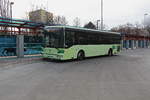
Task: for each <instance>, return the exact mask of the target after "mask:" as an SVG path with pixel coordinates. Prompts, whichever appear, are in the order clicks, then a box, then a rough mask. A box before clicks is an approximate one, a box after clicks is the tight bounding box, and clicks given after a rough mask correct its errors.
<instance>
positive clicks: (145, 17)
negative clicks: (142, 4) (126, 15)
mask: <svg viewBox="0 0 150 100" xmlns="http://www.w3.org/2000/svg"><path fill="white" fill-rule="evenodd" d="M147 15H148V14H147V13H145V14H144V28H145V27H146V16H147Z"/></svg>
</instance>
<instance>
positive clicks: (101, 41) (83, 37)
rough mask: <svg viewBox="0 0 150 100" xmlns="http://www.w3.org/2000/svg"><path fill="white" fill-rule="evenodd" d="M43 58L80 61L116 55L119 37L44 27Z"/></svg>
mask: <svg viewBox="0 0 150 100" xmlns="http://www.w3.org/2000/svg"><path fill="white" fill-rule="evenodd" d="M44 35H45V41H46V45H45V47H44V48H43V51H42V55H43V57H44V58H50V59H55V60H70V59H78V60H82V59H84V58H86V57H94V56H101V55H109V56H112V55H113V54H117V53H119V52H120V50H121V35H120V33H116V32H107V31H99V30H93V29H86V28H77V27H71V26H46V27H45V28H44Z"/></svg>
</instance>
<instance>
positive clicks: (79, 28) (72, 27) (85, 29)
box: [45, 25, 120, 35]
mask: <svg viewBox="0 0 150 100" xmlns="http://www.w3.org/2000/svg"><path fill="white" fill-rule="evenodd" d="M45 28H68V29H77V30H84V31H93V32H103V33H109V34H118V35H120V33H118V32H110V31H100V30H96V29H88V28H83V27H75V26H63V25H62V26H61V25H60V26H45Z"/></svg>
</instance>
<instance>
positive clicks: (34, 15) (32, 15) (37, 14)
mask: <svg viewBox="0 0 150 100" xmlns="http://www.w3.org/2000/svg"><path fill="white" fill-rule="evenodd" d="M29 19H30V20H31V21H34V22H41V23H44V24H53V13H50V12H48V11H46V10H43V9H39V10H35V11H32V12H29Z"/></svg>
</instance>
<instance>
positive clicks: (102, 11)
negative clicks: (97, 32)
mask: <svg viewBox="0 0 150 100" xmlns="http://www.w3.org/2000/svg"><path fill="white" fill-rule="evenodd" d="M103 21H104V19H103V0H101V30H103V23H104V22H103Z"/></svg>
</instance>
